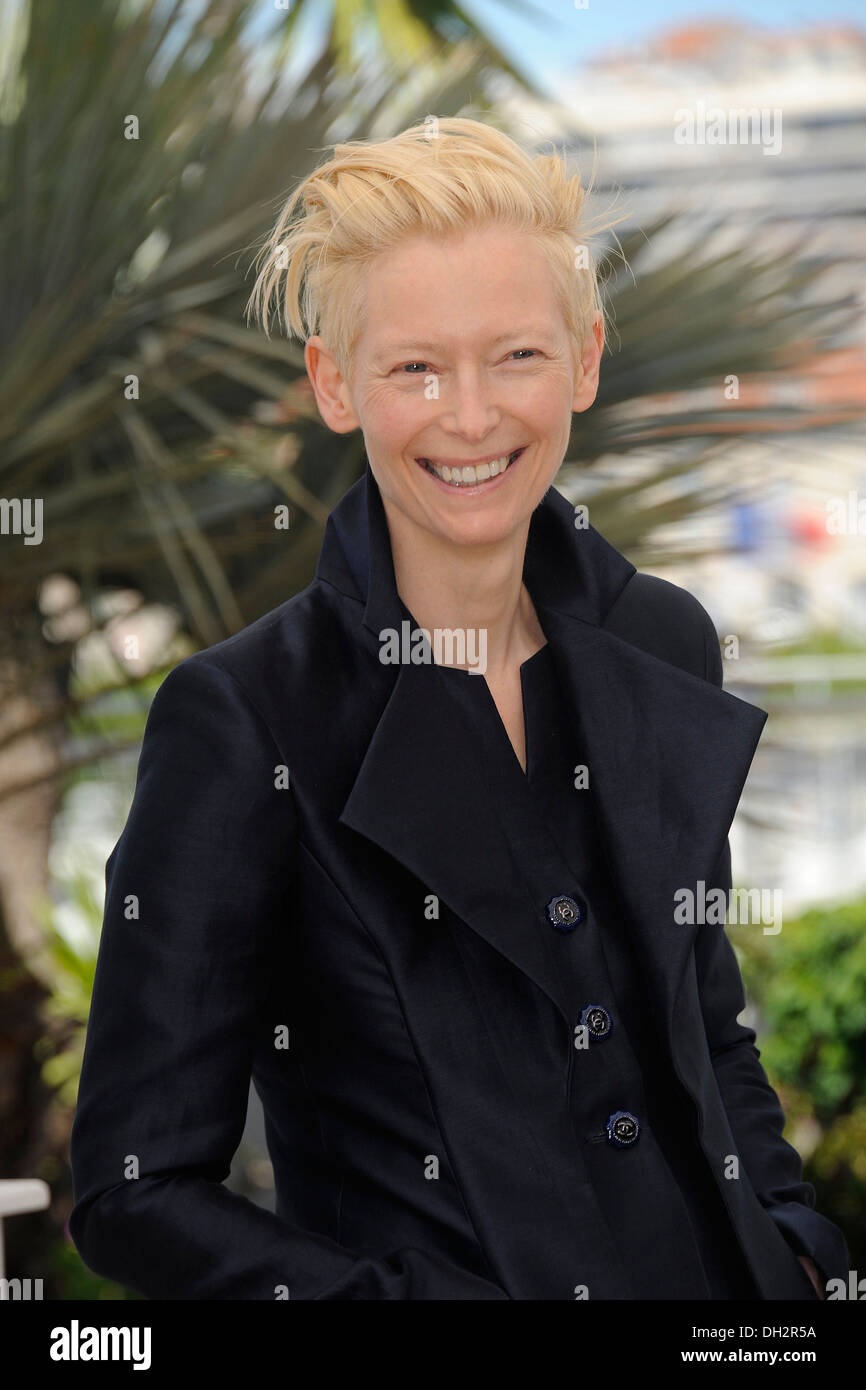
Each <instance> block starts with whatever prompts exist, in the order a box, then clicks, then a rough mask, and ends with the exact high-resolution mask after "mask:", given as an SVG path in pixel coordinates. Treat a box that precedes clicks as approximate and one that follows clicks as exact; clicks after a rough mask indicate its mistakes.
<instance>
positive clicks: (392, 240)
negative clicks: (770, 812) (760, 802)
mask: <svg viewBox="0 0 866 1390" xmlns="http://www.w3.org/2000/svg"><path fill="white" fill-rule="evenodd" d="M431 137H432V138H431ZM584 202H585V190H584V189H583V186H582V184H581V182H580V179H579V177H578V176H577V175H576V174H575V175H572V176H571V177H569V175H568V173H567V170H566V166H565V163H564V161H563V160H561V159H560V158H558V157H555V156H539V157H535V158H533V157H531V156H530V155H528V154H527V153H526V152H525V151H523V150H521V149H520V148H519V146H518V145H516V144H515V143H514V142H513V141H511V140H510V139H508V138H507V137H506V136H504V135H502V134H500V133H499V132H497V131H495V130H493V129H490V128H489V127H487V126H485V125H482V124H479V123H477V122H474V121H470V120H463V119H452V120H442V121H440V122H438V124H434V125H433V126H431V125H430V123H425V124H424V125H423V126H415V127H413V128H412V129H410V130H407V131H404V132H403V133H402V134H400V135H398V136H396V137H394V138H393V139H391V140H386V141H383V142H381V143H378V144H375V143H362V142H358V143H357V144H352V145H338V146H337V147H336V148H335V150H334V155H333V158H332V159H330V160H329V161H328V162H326V163H325V164H323V165H322V166H321V167H320V168H318V169H317V170H315V171H314V172H313V173H312V174H310V175H309V177H308V178H306V179H305V180H304V181H303V183H302V184H301V185H300V186H299V187H298V189H296V190H295V192H294V194H293V195H292V197H291V198H290V199H289V202H288V203H287V205H286V207H285V208H284V209H283V212H282V213H281V215H280V217H279V219H278V221H277V224H276V226H275V228H274V230H273V233H272V235H271V236H270V237H269V239H268V241H267V243H266V245H265V246H264V247H263V248H262V252H261V263H260V268H259V275H258V278H257V280H256V283H255V286H254V290H253V293H252V295H251V299H250V306H249V308H250V312H251V313H255V314H256V315H257V316H258V318H259V320H260V321H261V323H262V325H263V327H264V328H265V329H266V330H267V328H268V320H269V317H270V306H271V302H272V300H273V299H274V298H276V299H277V302H278V304H279V305H280V307H281V309H282V311H283V314H284V318H285V322H286V324H287V326H288V328H289V329H290V331H293V332H295V333H296V334H298V335H299V336H300V337H301V338H302V339H303V340H304V342H305V361H306V367H307V371H308V374H309V377H310V380H311V382H312V385H313V389H314V391H315V395H316V400H317V402H318V406H319V410H320V412H321V414H322V417H323V419H324V420H325V422H326V423H327V424H328V425H329V426H330V428H331V429H332V430H334V431H336V432H338V433H346V432H348V431H351V430H355V429H360V430H361V431H362V432H363V437H364V443H365V446H366V453H367V469H366V472H365V476H364V477H363V478H362V479H361V480H360V481H359V482H358V483H356V484H355V485H354V486H353V487H352V488H351V489H350V491H349V492H348V493H347V495H346V496H345V497H344V498H343V499H342V501H341V502H340V503H339V504H338V506H337V507H336V508H335V509H334V511H333V512H332V514H331V516H330V518H329V521H328V525H327V528H326V532H325V536H324V540H323V544H322V550H321V555H320V558H319V563H318V568H317V571H316V576H315V579H314V581H313V582H312V583H311V584H310V585H309V586H308V587H307V588H306V589H305V590H304V591H303V592H302V593H300V594H298V595H296V596H295V597H293V598H290V599H288V600H287V601H286V602H285V603H284V604H283V605H282V606H281V607H279V608H277V609H275V610H274V611H273V612H271V613H269V614H266V615H265V616H264V617H263V618H260V619H259V620H258V621H257V622H255V623H253V624H252V625H251V626H250V627H248V628H246V629H244V630H243V631H242V632H240V633H237V634H236V635H235V636H234V637H232V638H230V639H229V640H227V641H225V642H222V643H219V644H218V645H216V646H214V647H211V648H209V649H208V650H206V651H203V652H199V653H197V654H196V655H195V656H193V657H190V658H188V659H187V660H186V661H184V662H182V663H181V664H180V666H178V667H177V668H176V669H175V670H174V671H172V672H171V673H170V675H169V676H168V677H167V679H166V680H165V681H164V683H163V685H162V686H161V688H160V690H159V691H158V693H157V695H156V697H155V699H154V703H153V706H152V709H151V712H150V717H149V720H148V725H147V730H146V734H145V740H144V746H143V749H142V754H141V763H140V767H139V777H138V782H137V786H136V791H135V797H134V800H133V805H132V810H131V812H130V816H129V819H128V821H127V824H126V827H125V829H124V832H123V835H122V836H121V839H120V841H119V842H118V844H117V846H116V847H115V849H114V851H113V852H112V855H111V858H110V860H109V863H108V867H107V896H106V909H105V923H104V928H103V935H102V941H101V944H100V954H99V962H98V965H97V972H96V983H95V989H94V996H93V1005H92V1010H91V1016H90V1024H89V1029H88V1037H87V1046H86V1051H85V1057H84V1065H83V1071H82V1080H81V1089H80V1093H79V1105H78V1111H77V1114H76V1119H75V1127H74V1130H73V1138H72V1165H73V1176H74V1182H75V1206H74V1208H73V1212H72V1215H71V1218H70V1223H69V1225H70V1231H71V1232H72V1235H73V1238H74V1239H75V1241H76V1244H77V1245H78V1248H79V1250H80V1251H81V1253H82V1255H83V1256H84V1258H85V1260H86V1261H87V1262H88V1264H90V1265H91V1267H92V1268H94V1269H95V1270H96V1271H97V1272H98V1273H100V1274H104V1275H109V1276H112V1277H114V1278H116V1279H119V1280H121V1281H122V1282H123V1283H125V1284H127V1285H129V1286H130V1287H132V1288H134V1289H137V1290H139V1291H140V1292H143V1293H145V1294H147V1295H149V1296H150V1297H158V1298H183V1299H186V1298H243V1299H271V1298H286V1297H291V1298H293V1299H298V1298H301V1299H315V1300H319V1299H321V1300H335V1299H431V1300H432V1299H553V1300H574V1299H585V1298H592V1299H596V1300H597V1299H612V1300H623V1299H655V1300H673V1301H675V1300H680V1299H704V1300H706V1299H737V1298H746V1299H780V1298H793V1299H800V1300H811V1299H815V1298H816V1297H820V1296H821V1295H820V1288H821V1285H822V1283H823V1282H824V1281H826V1280H828V1279H830V1278H833V1277H844V1276H845V1273H846V1271H847V1269H848V1263H849V1257H848V1251H847V1247H846V1244H845V1240H844V1237H843V1236H842V1234H841V1232H840V1231H839V1230H838V1229H837V1228H836V1227H835V1226H833V1225H832V1224H831V1223H830V1222H829V1221H828V1220H826V1218H824V1217H823V1216H822V1215H820V1214H819V1213H818V1212H817V1211H816V1210H815V1193H814V1190H813V1189H812V1187H810V1186H809V1184H808V1183H806V1182H804V1181H803V1176H802V1165H801V1162H800V1158H799V1156H798V1155H797V1153H796V1152H795V1150H794V1149H793V1148H792V1147H791V1146H790V1145H789V1144H788V1143H787V1142H786V1141H785V1140H784V1139H783V1138H782V1129H783V1125H784V1116H783V1114H782V1111H781V1107H780V1105H779V1101H778V1098H777V1096H776V1094H775V1092H774V1091H773V1090H772V1088H771V1086H770V1084H769V1081H768V1080H767V1077H766V1074H765V1072H764V1070H763V1068H762V1066H761V1063H760V1060H759V1053H758V1051H757V1049H756V1048H755V1046H754V1043H755V1033H754V1032H753V1030H751V1029H749V1028H747V1027H745V1026H744V1025H741V1024H740V1023H739V1022H738V1021H737V1019H738V1015H739V1014H740V1012H741V1011H742V1009H743V1004H744V998H743V989H742V984H741V980H740V973H739V969H738V966H737V963H736V959H735V956H734V952H733V949H732V947H731V945H730V943H729V941H728V939H727V937H726V935H725V930H724V924H723V923H722V922H719V921H717V920H715V921H713V922H709V921H697V922H696V921H694V920H692V919H693V918H694V915H695V914H694V913H692V914H691V916H690V918H689V920H688V921H684V920H683V912H682V903H683V901H684V900H685V901H689V900H692V901H694V895H695V894H696V893H699V892H701V891H707V892H712V891H716V890H719V891H720V892H721V894H722V895H723V896H724V898H725V900H727V896H728V895H729V893H730V887H731V868H730V855H729V851H728V843H727V833H728V829H729V827H730V824H731V821H732V818H733V815H734V812H735V810H736V806H737V803H738V800H739V797H740V794H741V791H742V788H743V784H744V782H745V778H746V775H747V773H748V769H749V765H750V763H751V760H752V757H753V754H754V751H755V747H756V745H757V742H758V739H759V738H760V735H761V731H762V729H763V726H764V723H765V720H766V717H767V716H766V714H765V713H764V711H763V710H759V709H757V708H755V707H754V706H752V705H749V704H746V703H745V702H743V701H741V700H738V699H735V698H734V697H733V696H732V695H730V694H728V693H726V692H725V691H724V690H722V689H721V686H722V663H721V657H720V652H719V647H718V642H717V640H716V634H715V631H714V629H713V626H712V623H711V622H710V620H709V617H708V615H707V613H706V612H705V611H704V609H703V608H702V607H701V606H700V604H698V603H697V601H696V600H695V599H694V598H692V597H691V595H689V594H688V593H686V592H685V591H683V590H682V589H679V588H676V587H675V586H673V585H671V584H668V583H665V582H663V581H661V580H658V579H654V578H651V577H650V576H647V575H642V574H638V573H637V572H636V570H635V567H634V565H632V564H631V563H630V561H628V560H627V559H626V558H625V556H623V555H621V554H620V553H619V552H618V551H616V550H615V549H614V548H613V547H612V546H611V545H609V544H608V542H607V541H605V539H604V538H603V537H602V536H601V535H600V534H599V533H598V532H597V531H596V530H595V529H594V528H593V527H592V526H587V525H584V524H579V523H582V516H580V517H579V516H578V514H577V511H576V509H574V508H572V506H571V505H570V504H569V503H568V502H567V501H566V499H565V498H564V497H563V496H562V495H561V494H560V493H559V492H557V490H556V489H555V487H554V486H553V482H554V479H555V477H556V474H557V472H558V470H559V467H560V465H561V463H562V461H563V458H564V455H565V451H566V449H567V446H568V442H569V435H570V426H571V418H572V414H573V412H575V411H583V410H587V409H589V407H590V406H591V405H592V403H593V401H594V399H595V396H596V391H597V387H598V379H599V369H600V361H601V355H602V350H603V345H604V317H603V310H602V306H601V304H600V301H599V292H598V287H597V283H596V275H595V271H594V268H593V262H592V258H591V256H590V255H589V253H588V251H587V242H586V239H587V236H588V229H587V225H586V223H585V222H584ZM431 632H433V633H436V634H437V642H436V645H435V650H434V648H433V647H432V646H431V643H430V639H429V634H430V633H431ZM398 634H400V640H399V641H398V640H397V636H398ZM404 639H405V640H404ZM481 653H483V658H484V659H483V661H481V660H480V659H478V658H479V655H480V654H481ZM479 677H480V678H479ZM687 890H688V891H691V893H692V898H691V899H689V898H688V892H687ZM684 893H686V896H685V898H684ZM139 907H140V914H139ZM139 915H140V916H141V924H139ZM144 923H146V925H144ZM251 1075H252V1077H253V1080H254V1082H255V1085H256V1088H257V1090H258V1092H259V1094H260V1096H261V1098H262V1102H263V1105H264V1110H265V1115H266V1119H267V1135H268V1146H269V1151H270V1154H271V1158H272V1160H273V1166H274V1174H275V1184H276V1193H277V1210H276V1213H269V1212H266V1211H262V1210H261V1209H259V1208H257V1207H255V1206H253V1205H252V1204H251V1203H249V1202H247V1201H245V1200H244V1199H242V1198H240V1197H239V1196H237V1195H236V1194H234V1193H231V1192H229V1191H228V1190H227V1189H226V1188H225V1187H224V1186H222V1185H221V1183H222V1180H223V1179H224V1178H225V1176H226V1175H227V1173H228V1171H229V1167H230V1164H231V1159H232V1156H233V1153H234V1151H235V1148H236V1146H237V1143H238V1140H239V1138H240V1135H241V1132H242V1129H243V1122H244V1115H245V1112H246V1102H247V1095H248V1087H249V1080H250V1076H251ZM131 1177H134V1178H135V1179H136V1180H135V1181H134V1182H131V1181H128V1179H129V1178H131Z"/></svg>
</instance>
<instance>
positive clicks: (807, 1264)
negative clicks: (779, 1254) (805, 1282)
mask: <svg viewBox="0 0 866 1390" xmlns="http://www.w3.org/2000/svg"><path fill="white" fill-rule="evenodd" d="M797 1259H798V1260H799V1261H800V1264H801V1265H802V1266H803V1268H804V1269H805V1271H806V1273H807V1274H808V1276H809V1278H810V1279H811V1280H812V1283H813V1284H814V1285H815V1289H816V1291H817V1294H818V1297H819V1298H825V1297H826V1295H825V1293H824V1288H823V1285H822V1283H821V1276H820V1274H819V1273H818V1270H817V1269H816V1267H815V1261H814V1260H810V1259H809V1256H808V1255H798V1256H797Z"/></svg>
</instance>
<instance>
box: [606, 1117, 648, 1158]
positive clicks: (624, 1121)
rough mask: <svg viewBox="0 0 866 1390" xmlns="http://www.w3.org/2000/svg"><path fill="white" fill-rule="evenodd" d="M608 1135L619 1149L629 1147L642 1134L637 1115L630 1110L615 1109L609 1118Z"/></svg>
mask: <svg viewBox="0 0 866 1390" xmlns="http://www.w3.org/2000/svg"><path fill="white" fill-rule="evenodd" d="M606 1129H607V1137H608V1139H609V1140H610V1142H611V1144H615V1145H616V1147H617V1148H618V1149H627V1148H628V1146H629V1144H633V1143H634V1142H635V1140H636V1139H637V1137H638V1135H639V1134H640V1125H639V1123H638V1121H637V1117H636V1116H635V1115H632V1114H631V1113H630V1112H629V1111H628V1110H614V1112H613V1114H612V1115H609V1116H608V1120H607V1125H606Z"/></svg>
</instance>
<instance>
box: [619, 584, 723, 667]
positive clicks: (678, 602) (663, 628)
mask: <svg viewBox="0 0 866 1390" xmlns="http://www.w3.org/2000/svg"><path fill="white" fill-rule="evenodd" d="M602 626H603V628H604V629H605V631H606V632H611V633H613V634H614V636H616V637H621V638H622V639H623V641H625V642H630V643H631V644H632V646H635V647H639V648H640V649H641V651H645V652H648V653H649V655H650V656H656V657H658V658H659V659H660V660H662V661H667V662H669V663H670V665H672V666H678V667H680V669H681V670H683V671H688V672H690V673H691V674H692V675H694V676H701V677H702V678H703V679H704V680H709V681H712V682H713V684H714V685H719V686H720V685H721V684H722V657H721V652H720V650H719V640H718V635H717V633H716V628H715V624H714V622H713V620H712V618H711V617H710V615H709V613H708V612H707V610H706V609H705V608H704V606H703V604H701V603H699V601H698V600H697V599H696V598H695V596H694V594H691V593H689V591H688V589H683V588H681V587H680V586H679V585H678V584H672V583H671V582H670V580H667V579H659V578H658V577H657V576H656V575H653V574H642V573H641V571H640V570H636V571H635V573H634V574H633V575H632V577H631V579H630V580H629V581H628V583H627V584H626V586H625V588H624V589H623V590H622V592H621V593H620V595H619V597H618V598H617V600H616V602H615V603H614V604H613V606H612V607H611V608H610V609H609V611H608V613H607V615H606V617H605V619H604V622H603V624H602Z"/></svg>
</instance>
